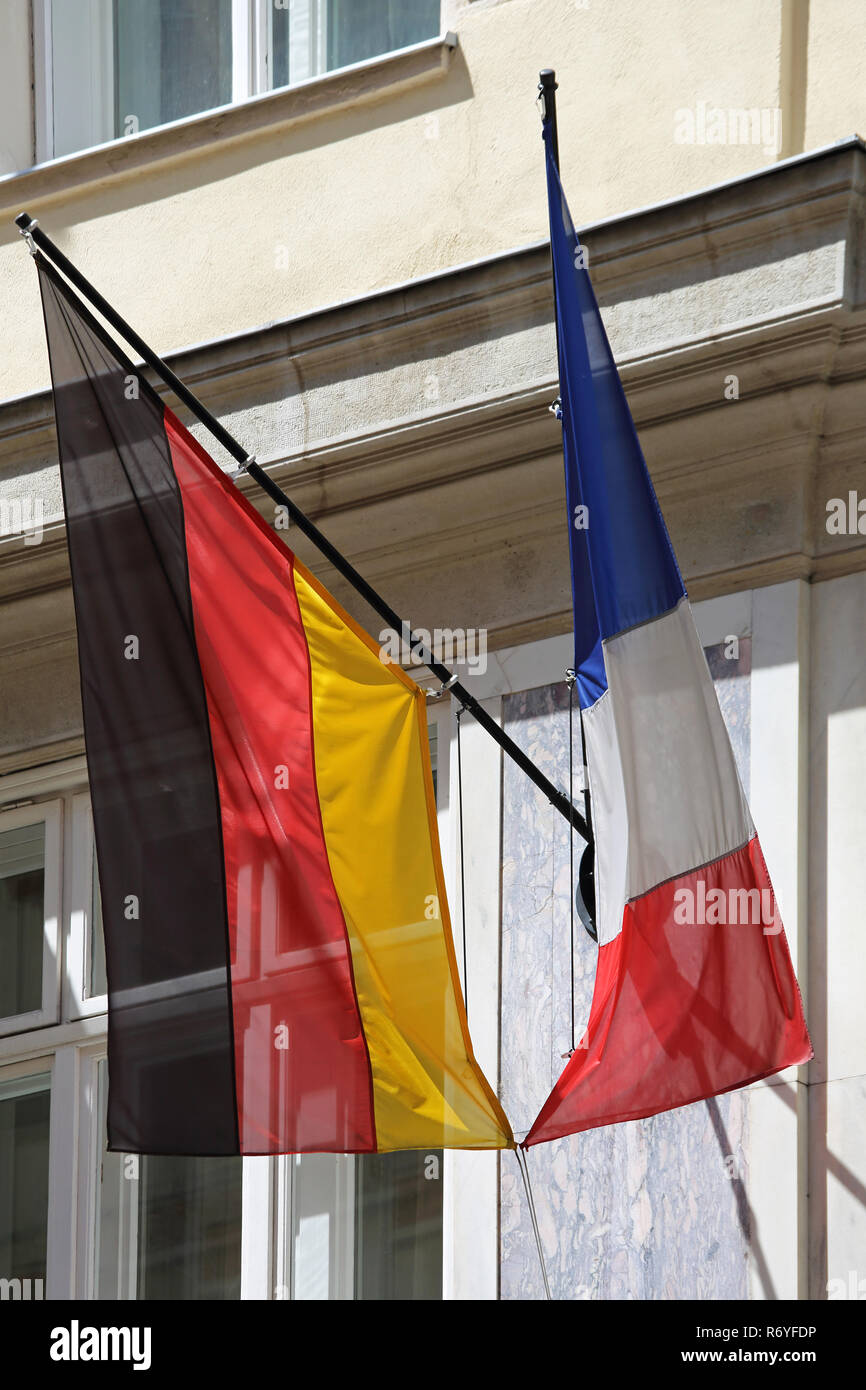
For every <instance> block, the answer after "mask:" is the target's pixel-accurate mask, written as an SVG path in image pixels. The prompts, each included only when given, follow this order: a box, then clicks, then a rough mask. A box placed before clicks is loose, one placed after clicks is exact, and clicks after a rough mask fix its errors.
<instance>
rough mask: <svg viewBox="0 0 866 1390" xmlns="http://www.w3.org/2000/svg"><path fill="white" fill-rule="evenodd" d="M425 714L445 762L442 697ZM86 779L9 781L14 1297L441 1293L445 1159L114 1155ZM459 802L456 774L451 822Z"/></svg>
mask: <svg viewBox="0 0 866 1390" xmlns="http://www.w3.org/2000/svg"><path fill="white" fill-rule="evenodd" d="M428 713H429V717H430V720H431V723H430V737H431V752H432V753H433V759H434V766H435V751H436V745H437V738H436V735H437V733H438V735H439V741H440V747H441V748H442V749H443V750H444V749H446V748H447V746H448V745H447V741H446V740H447V733H446V729H447V713H448V712H447V709H446V708H445V702H442V703H441V705H437V706H435V708H431V709H430V711H429V712H428ZM443 721H445V722H443ZM85 777H86V773H85V767H84V760H83V759H73V760H70V762H69V763H68V764H65V765H56V766H52V767H50V768H45V769H40V770H37V771H35V772H32V773H13V774H9V776H8V778H2V779H0V802H2V801H5V803H6V809H2V810H0V951H2V953H3V956H2V958H3V960H4V964H5V967H6V968H5V969H4V971H3V972H0V1003H2V1008H3V1009H4V1010H6V1014H5V1016H4V1017H3V1018H2V1019H0V1031H2V1032H3V1033H5V1036H0V1299H5V1298H7V1297H9V1298H22V1299H26V1298H43V1297H44V1298H63V1299H65V1298H69V1297H75V1298H87V1299H97V1298H98V1299H109V1300H125V1299H139V1300H148V1299H174V1300H185V1299H200V1300H205V1299H206V1300H218V1299H222V1300H226V1299H239V1298H265V1299H283V1298H293V1299H366V1300H372V1299H377V1300H378V1299H393V1298H397V1297H399V1298H401V1299H433V1298H441V1296H442V1269H443V1211H444V1202H443V1182H444V1179H443V1168H444V1165H443V1163H442V1155H441V1153H439V1152H437V1151H433V1152H432V1153H420V1152H419V1153H408V1154H388V1155H365V1156H357V1157H356V1156H352V1155H331V1154H310V1155H304V1156H302V1157H295V1156H287V1157H280V1158H273V1159H270V1158H263V1157H254V1158H204V1157H202V1158H198V1157H187V1158H184V1157H168V1156H167V1157H138V1156H136V1155H132V1154H119V1153H108V1152H107V1150H106V1133H105V1128H106V1126H105V1110H106V1100H107V1085H108V1063H107V1060H106V1027H107V1018H106V1013H107V1002H108V1001H107V996H106V978H105V952H104V944H103V941H102V930H101V916H100V903H99V888H98V881H97V877H96V868H95V864H96V859H95V850H94V837H93V825H92V818H91V813H90V798H89V796H88V794H87V791H86V789H85V785H86V784H85ZM40 796H41V797H44V798H45V799H44V800H42V801H39V800H37V799H36V798H38V797H40ZM446 797H447V779H443V785H441V786H440V790H439V802H440V812H441V810H442V807H443V805H444V802H445V798H446ZM61 981H62V989H61ZM73 1156H74V1158H73ZM4 1280H5V1281H7V1282H6V1283H3V1281H4ZM15 1281H18V1282H17V1283H16V1282H15ZM26 1281H30V1282H29V1284H28V1283H27V1282H26ZM39 1281H42V1282H41V1283H40V1282H39Z"/></svg>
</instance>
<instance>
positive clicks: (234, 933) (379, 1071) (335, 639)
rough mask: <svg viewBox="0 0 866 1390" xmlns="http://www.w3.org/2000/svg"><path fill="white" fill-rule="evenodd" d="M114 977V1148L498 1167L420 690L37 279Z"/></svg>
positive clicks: (494, 1114)
mask: <svg viewBox="0 0 866 1390" xmlns="http://www.w3.org/2000/svg"><path fill="white" fill-rule="evenodd" d="M38 266H39V273H40V285H41V290H42V301H43V309H44V314H45V325H46V333H47V338H48V349H49V357H50V360H51V372H52V382H53V390H54V407H55V414H56V419H57V434H58V443H59V452H60V462H61V475H62V482H63V496H64V505H65V510H66V522H67V534H68V541H69V554H70V563H71V570H72V587H73V594H74V601H75V613H76V623H77V628H78V644H79V660H80V670H81V694H82V704H83V714H84V732H85V743H86V748H87V759H88V774H89V779H90V790H91V797H92V804H93V819H94V828H95V836H96V846H97V859H98V866H99V882H100V888H101V893H102V911H103V921H104V930H105V948H106V960H107V973H108V1010H109V1012H108V1067H109V1103H108V1139H109V1148H110V1149H112V1150H115V1151H120V1152H126V1153H151V1154H237V1153H244V1154H273V1153H311V1152H331V1153H376V1152H379V1153H381V1152H387V1151H389V1150H395V1149H426V1148H439V1147H453V1148H506V1147H511V1146H512V1145H513V1142H514V1141H513V1138H512V1135H511V1130H510V1127H509V1125H508V1121H507V1120H506V1118H505V1115H504V1114H503V1112H502V1109H501V1107H500V1105H499V1103H498V1101H497V1099H496V1096H495V1095H494V1093H493V1091H492V1090H491V1088H490V1086H489V1084H488V1083H487V1081H486V1080H485V1078H484V1076H483V1074H482V1073H481V1070H480V1069H479V1067H478V1065H477V1063H476V1061H475V1059H474V1057H473V1053H472V1046H471V1042H470V1039H469V1031H468V1027H467V1021H466V1014H465V1010H464V1007H463V1002H462V998H461V993H460V985H459V979H458V975H457V967H456V962H455V956H454V947H453V942H452V936H451V927H450V922H449V918H448V906H447V902H446V896H445V885H444V881H443V875H442V865H441V861H440V856H439V846H438V838H437V831H436V816H435V807H434V802H433V787H432V777H431V770H430V761H429V753H428V746H427V721H426V713H425V697H424V694H423V692H422V691H421V690H420V689H419V688H418V687H417V686H416V685H415V684H414V683H413V682H412V681H411V680H410V679H409V678H408V676H406V675H405V673H404V672H403V671H402V670H401V669H400V668H399V667H397V666H395V665H390V664H386V663H384V662H383V661H382V660H380V657H379V652H378V648H377V646H376V644H375V643H374V642H373V641H372V640H371V638H370V637H369V636H368V635H367V634H366V633H364V632H363V631H362V630H361V629H360V628H359V627H358V626H357V624H355V623H354V622H353V621H352V619H351V618H350V617H349V616H348V614H346V613H345V612H344V611H343V610H342V609H341V608H340V606H339V604H337V603H336V602H335V601H334V599H333V598H331V596H330V595H329V594H328V593H327V592H326V591H325V590H324V589H323V588H322V586H321V585H320V584H319V583H318V582H317V581H316V580H315V579H314V578H313V576H312V575H311V574H310V573H309V571H308V570H306V569H305V568H304V566H303V565H302V564H300V563H299V561H298V560H297V559H296V558H295V556H294V555H293V554H292V553H291V551H290V550H288V549H287V547H286V546H285V545H284V544H283V543H282V541H281V540H280V539H279V537H278V536H277V535H276V533H275V532H274V531H273V530H272V529H271V528H270V527H268V525H267V524H266V523H265V522H264V521H263V520H262V518H261V517H260V516H259V515H258V513H257V512H256V511H255V510H254V509H253V508H252V507H251V506H250V505H249V504H248V503H247V502H246V500H245V499H244V497H243V496H242V494H241V493H240V492H239V490H238V489H237V488H236V487H235V485H234V484H233V483H232V482H231V481H230V480H229V478H228V477H226V475H225V474H223V472H222V471H221V470H220V468H219V467H218V466H217V465H216V464H215V463H214V461H213V460H212V459H211V458H209V457H208V455H207V453H206V452H205V451H204V449H202V447H201V446H200V445H199V444H198V442H197V441H196V440H195V439H194V438H193V437H192V435H190V434H189V432H188V431H187V430H186V429H185V428H184V426H183V425H182V424H181V423H180V421H179V420H177V419H176V418H175V416H174V415H173V414H172V413H171V411H170V410H168V409H166V407H165V406H164V405H163V403H162V401H161V400H160V398H159V397H158V396H157V394H156V393H155V392H154V391H153V389H152V388H151V387H150V385H149V383H148V382H147V381H146V380H145V379H144V378H143V377H142V376H141V375H140V374H139V372H138V370H137V369H136V368H135V367H134V366H133V364H132V363H131V362H130V361H129V360H128V359H127V358H126V357H125V355H124V354H123V352H122V351H121V350H120V349H119V347H118V346H117V344H116V343H115V342H114V341H113V339H111V338H110V337H109V336H108V335H107V334H106V332H105V331H104V330H103V329H102V327H101V326H100V325H99V324H98V323H97V321H96V320H95V318H94V317H93V316H92V315H91V314H90V313H89V311H88V310H87V309H86V308H85V306H84V305H83V304H82V303H81V302H80V301H79V299H78V298H77V296H76V295H75V294H74V293H73V292H72V291H71V290H70V288H69V286H68V285H67V284H66V282H65V281H63V280H62V279H61V277H60V276H59V275H58V274H57V273H56V272H55V271H54V270H53V268H52V267H51V266H49V265H48V264H47V263H46V262H45V261H44V260H43V259H42V258H41V257H39V258H38Z"/></svg>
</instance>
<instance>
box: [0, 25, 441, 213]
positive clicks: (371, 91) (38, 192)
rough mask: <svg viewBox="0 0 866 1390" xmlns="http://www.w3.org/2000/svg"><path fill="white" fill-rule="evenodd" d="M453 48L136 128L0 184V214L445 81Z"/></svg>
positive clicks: (359, 66) (430, 44) (366, 65)
mask: <svg viewBox="0 0 866 1390" xmlns="http://www.w3.org/2000/svg"><path fill="white" fill-rule="evenodd" d="M456 47H457V35H456V34H452V33H447V34H444V35H439V36H438V37H437V38H434V39H428V40H426V42H424V43H418V44H413V45H412V47H410V48H402V49H399V50H398V51H397V52H396V53H385V54H382V55H381V56H380V57H378V58H369V59H368V60H367V61H366V62H363V63H354V64H353V65H352V66H351V67H345V68H338V69H336V70H335V71H334V72H328V73H323V74H322V75H321V76H319V77H312V78H310V79H308V81H306V82H298V83H296V84H295V85H294V86H292V87H281V88H279V89H278V90H277V91H274V92H265V93H263V94H262V95H260V96H255V97H250V98H249V99H248V100H246V101H239V102H236V103H233V104H232V105H231V106H220V107H218V108H217V109H216V110H214V111H204V112H202V113H201V114H199V115H196V116H189V117H186V118H185V119H184V120H182V121H172V122H171V124H169V125H163V126H157V127H156V128H155V129H154V130H143V131H141V133H140V134H138V135H130V136H126V137H125V138H121V139H119V140H111V141H109V142H108V143H107V144H104V145H97V146H96V147H95V148H93V149H90V150H82V151H81V152H80V153H79V154H71V155H66V156H64V157H63V158H62V159H54V160H51V161H50V162H48V163H46V164H39V165H36V166H35V167H34V168H32V169H25V170H23V171H22V172H20V173H16V174H7V175H5V176H4V177H3V178H0V212H4V213H5V212H13V213H15V212H19V211H21V210H22V209H23V208H25V207H26V206H27V204H28V203H38V204H39V206H40V208H41V207H44V206H46V205H47V204H49V203H51V202H53V201H55V200H57V199H58V198H65V197H66V196H67V195H68V194H69V193H70V191H71V190H72V189H76V190H80V189H82V188H84V187H86V186H87V185H98V184H104V183H106V182H108V181H111V182H112V183H115V182H117V181H119V180H122V179H127V178H130V177H132V176H133V175H135V174H137V173H138V172H139V171H140V170H141V169H143V168H152V167H153V166H154V165H157V164H163V163H169V162H175V161H177V160H181V159H187V158H189V157H190V156H194V155H199V154H202V153H207V152H211V151H212V150H213V149H214V148H215V147H225V146H227V145H234V144H238V143H239V142H241V141H246V140H250V139H253V138H255V137H256V136H257V135H260V134H263V133H268V132H273V131H275V130H280V129H285V128H287V127H289V126H296V125H299V124H300V123H301V122H303V121H308V120H311V119H313V118H314V117H316V116H325V115H330V114H331V113H332V112H335V111H339V110H341V109H343V108H344V107H347V106H358V105H360V104H361V103H366V102H373V101H377V100H379V99H381V98H382V97H386V96H390V95H392V94H393V93H395V92H398V91H402V90H404V89H405V88H407V87H415V86H419V85H421V84H423V83H427V82H430V81H433V80H435V79H436V78H437V77H440V76H444V74H445V73H446V72H447V71H448V68H449V65H450V62H451V55H452V53H453V51H454V49H455V48H456Z"/></svg>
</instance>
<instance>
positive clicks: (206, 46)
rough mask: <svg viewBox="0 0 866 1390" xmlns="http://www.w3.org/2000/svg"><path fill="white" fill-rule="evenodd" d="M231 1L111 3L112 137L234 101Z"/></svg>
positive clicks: (125, 0)
mask: <svg viewBox="0 0 866 1390" xmlns="http://www.w3.org/2000/svg"><path fill="white" fill-rule="evenodd" d="M231 11H232V7H231V0H114V121H115V132H114V133H115V135H118V136H119V135H127V134H129V133H130V128H129V125H128V118H129V117H131V116H134V117H135V119H136V122H137V125H136V126H135V127H133V129H138V130H148V129H150V127H152V126H156V125H163V124H164V123H165V122H166V121H177V120H180V119H181V117H183V116H191V115H194V114H195V113H196V112H197V111H209V110H211V109H212V108H213V107H214V106H223V105H225V104H226V103H227V102H230V101H231V99H232V27H231V19H232V14H231Z"/></svg>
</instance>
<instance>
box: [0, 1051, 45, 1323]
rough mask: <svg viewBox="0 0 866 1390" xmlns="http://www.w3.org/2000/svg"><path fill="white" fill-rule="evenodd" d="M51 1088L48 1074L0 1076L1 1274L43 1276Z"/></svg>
mask: <svg viewBox="0 0 866 1390" xmlns="http://www.w3.org/2000/svg"><path fill="white" fill-rule="evenodd" d="M49 1088H50V1079H49V1077H48V1076H38V1077H32V1076H31V1077H27V1079H26V1080H22V1081H18V1082H0V1279H18V1280H20V1279H44V1278H45V1251H46V1246H47V1233H48V1127H49V1117H50V1111H51V1091H50V1089H49ZM10 1296H11V1297H15V1293H14V1292H13V1293H11V1294H10ZM30 1296H31V1298H34V1297H37V1296H38V1295H37V1293H36V1290H35V1289H33V1288H31V1292H30Z"/></svg>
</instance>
